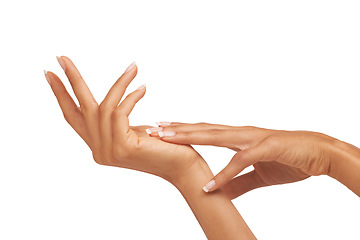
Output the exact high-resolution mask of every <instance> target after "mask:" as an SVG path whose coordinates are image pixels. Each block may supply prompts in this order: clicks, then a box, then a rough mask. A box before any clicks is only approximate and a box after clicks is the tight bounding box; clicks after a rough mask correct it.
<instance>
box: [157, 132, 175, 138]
mask: <svg viewBox="0 0 360 240" xmlns="http://www.w3.org/2000/svg"><path fill="white" fill-rule="evenodd" d="M175 134H176V133H175V132H170V131H164V132H159V137H173V136H175Z"/></svg>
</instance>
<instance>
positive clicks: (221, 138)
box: [158, 127, 263, 150]
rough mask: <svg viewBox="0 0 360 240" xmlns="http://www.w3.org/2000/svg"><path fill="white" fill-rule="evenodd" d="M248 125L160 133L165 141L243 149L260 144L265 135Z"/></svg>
mask: <svg viewBox="0 0 360 240" xmlns="http://www.w3.org/2000/svg"><path fill="white" fill-rule="evenodd" d="M259 133H260V132H259V131H256V130H249V129H247V128H246V127H240V128H235V127H234V128H229V129H208V130H200V131H189V132H171V131H160V132H158V135H159V136H160V137H161V139H162V140H163V141H165V142H171V143H177V144H195V145H212V146H218V147H227V148H231V149H238V150H243V149H246V148H249V147H251V146H254V145H256V144H258V143H259V142H260V141H261V140H262V139H263V135H261V134H259Z"/></svg>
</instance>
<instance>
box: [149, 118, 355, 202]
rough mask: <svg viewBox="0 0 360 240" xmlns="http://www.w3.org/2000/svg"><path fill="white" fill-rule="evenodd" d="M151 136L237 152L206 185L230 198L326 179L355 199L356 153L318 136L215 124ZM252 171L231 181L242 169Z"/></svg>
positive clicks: (168, 126)
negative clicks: (252, 191)
mask: <svg viewBox="0 0 360 240" xmlns="http://www.w3.org/2000/svg"><path fill="white" fill-rule="evenodd" d="M159 126H160V128H155V129H154V130H153V131H152V133H151V134H150V136H154V137H158V136H159V135H160V136H162V137H161V139H162V140H163V141H165V142H169V143H176V144H195V145H213V146H219V147H227V148H230V149H232V150H235V151H236V152H237V153H236V154H235V155H234V156H233V158H232V159H231V161H230V163H229V164H228V165H227V166H226V167H225V168H224V169H223V170H222V171H220V172H219V173H218V174H217V175H216V176H215V177H213V178H212V179H209V180H211V181H210V182H209V183H208V184H206V185H205V187H204V191H206V192H207V191H209V192H212V191H215V190H218V189H219V188H222V189H223V190H224V191H225V192H226V194H227V195H228V196H229V198H231V199H233V198H236V197H238V196H240V195H242V194H244V193H246V192H248V191H250V190H253V189H256V188H259V187H264V186H271V185H276V184H284V183H291V182H296V181H301V180H304V179H306V178H308V177H310V176H318V175H328V176H331V177H333V178H335V179H337V180H338V181H340V182H342V183H343V184H344V185H346V186H347V187H348V188H349V189H350V190H352V191H353V192H354V193H355V194H357V195H358V196H360V149H359V148H357V147H355V146H353V145H351V144H348V143H345V142H342V141H340V140H338V139H335V138H332V137H330V136H327V135H325V134H322V133H317V132H309V131H284V130H271V129H264V128H258V127H250V126H246V127H233V126H226V125H218V124H208V123H197V124H185V123H178V122H175V123H166V122H165V123H164V124H162V123H160V125H159ZM251 165H252V166H253V167H254V170H253V171H251V172H249V173H246V174H243V175H240V176H238V177H236V176H237V175H238V174H239V173H241V172H242V171H243V170H244V169H245V168H246V167H249V166H251Z"/></svg>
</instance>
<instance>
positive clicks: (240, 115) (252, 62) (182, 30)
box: [0, 0, 360, 240]
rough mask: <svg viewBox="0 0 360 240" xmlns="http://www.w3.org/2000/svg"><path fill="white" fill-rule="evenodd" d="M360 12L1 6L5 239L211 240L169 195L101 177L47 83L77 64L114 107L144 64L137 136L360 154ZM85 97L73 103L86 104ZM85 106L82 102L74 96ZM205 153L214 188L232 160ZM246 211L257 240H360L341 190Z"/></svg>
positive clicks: (153, 184)
mask: <svg viewBox="0 0 360 240" xmlns="http://www.w3.org/2000/svg"><path fill="white" fill-rule="evenodd" d="M359 12H360V3H359V1H331V0H326V1H316V0H311V1H310V0H306V1H176V2H175V1H127V2H125V1H74V0H71V1H70V0H62V1H39V0H33V1H1V3H0V26H1V28H0V31H1V32H0V35H1V36H0V43H1V44H0V81H1V87H0V100H1V103H0V104H1V120H0V121H1V125H0V132H1V140H0V141H1V145H0V146H1V161H0V194H1V195H0V239H6V240H12V239H37V240H41V239H109V240H110V239H205V236H204V234H203V232H202V230H201V228H200V226H199V225H198V223H197V221H196V219H195V217H194V216H193V215H192V212H191V211H190V209H189V207H188V206H187V204H186V202H185V201H184V200H183V199H182V197H181V195H180V193H179V192H178V191H177V190H176V189H175V188H174V187H173V186H172V185H171V184H169V183H167V182H165V181H164V180H162V179H160V178H157V177H154V176H150V175H147V174H144V173H140V172H135V171H130V170H126V169H120V168H113V167H105V166H100V165H97V164H96V163H94V161H93V160H92V155H91V152H90V150H89V149H88V148H87V145H86V144H85V143H84V142H83V141H82V140H81V138H80V137H78V136H77V134H76V133H75V132H74V131H73V129H72V128H71V127H70V126H69V125H68V124H67V123H66V122H65V120H64V119H63V116H62V113H61V111H60V108H59V106H58V105H57V102H56V99H55V97H54V96H53V94H52V92H51V90H50V87H49V86H48V84H47V82H46V80H45V78H44V75H43V70H44V69H46V70H51V71H54V72H55V73H57V74H58V75H59V76H60V77H61V78H62V80H63V81H64V82H65V84H66V86H67V87H68V89H69V90H70V85H69V83H68V82H67V80H66V78H65V75H64V73H63V72H62V69H61V68H60V66H59V65H58V63H57V61H56V58H55V56H56V55H66V56H69V57H70V58H71V59H72V60H73V61H74V63H75V64H76V65H77V67H78V68H79V70H80V71H81V73H82V75H83V77H84V79H85V80H86V82H87V83H88V85H89V87H90V89H91V90H92V92H93V94H94V96H95V98H96V99H97V100H98V101H99V102H100V101H101V100H102V99H103V97H104V96H105V94H106V92H107V91H108V89H109V88H110V87H111V85H112V84H113V83H114V82H115V80H116V79H117V78H118V77H119V76H120V75H121V74H122V72H123V71H124V70H125V68H126V67H127V66H128V65H129V64H130V63H131V62H132V61H134V60H135V61H136V62H137V65H138V67H139V74H138V76H137V78H136V80H135V81H134V82H133V83H132V84H131V87H130V89H129V90H134V89H135V88H137V87H138V86H140V85H141V84H143V83H146V84H147V94H146V96H145V98H144V99H142V100H141V101H140V102H139V104H138V105H137V107H136V108H135V110H134V112H133V113H132V115H131V119H130V121H131V124H132V125H138V124H141V125H142V124H151V125H154V122H156V121H182V122H200V121H205V122H211V123H222V124H230V125H239V126H240V125H253V126H259V127H265V128H274V129H287V130H300V129H301V130H312V131H319V132H323V133H326V134H329V135H331V136H333V137H336V138H339V139H341V140H344V141H346V142H350V143H352V144H354V145H356V146H360V134H359V133H360V126H359V123H360V116H359V101H360V96H359V93H358V92H359V87H358V86H359V85H358V81H359V79H360V71H359V66H360V57H359V56H360V44H359V43H360V31H359V30H360V14H359ZM71 94H72V93H71ZM72 95H73V94H72ZM196 149H198V150H199V152H200V153H201V154H202V155H203V156H204V158H205V159H206V160H207V161H208V162H209V165H210V166H211V168H212V169H213V171H214V173H217V172H218V171H219V170H220V169H222V168H223V167H224V166H225V165H226V164H227V163H228V161H229V159H230V158H231V156H232V155H233V152H231V151H230V150H224V149H219V148H211V147H201V148H200V147H197V148H196ZM234 204H235V205H236V207H237V208H238V210H239V211H240V213H241V214H242V216H243V217H244V219H245V220H246V222H247V223H248V225H249V226H250V228H251V229H252V231H253V232H254V234H255V235H256V236H257V237H258V239H359V238H360V234H359V231H358V227H359V222H360V201H359V198H358V197H357V196H356V195H355V194H354V193H353V192H351V191H350V190H348V189H347V188H346V187H345V186H343V185H342V184H340V183H338V182H336V181H335V180H333V179H331V178H329V177H326V176H321V177H314V178H311V179H308V180H305V181H302V182H299V183H294V184H288V185H280V186H274V187H268V188H262V189H257V190H254V191H252V192H249V193H247V194H245V195H243V196H241V197H239V198H238V199H236V200H234Z"/></svg>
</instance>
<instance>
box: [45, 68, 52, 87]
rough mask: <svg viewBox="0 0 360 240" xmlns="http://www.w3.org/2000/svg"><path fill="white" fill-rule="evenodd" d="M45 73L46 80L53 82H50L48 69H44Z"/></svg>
mask: <svg viewBox="0 0 360 240" xmlns="http://www.w3.org/2000/svg"><path fill="white" fill-rule="evenodd" d="M44 74H45V78H46V80H47V81H48V83H49V84H51V83H50V78H49V76H48V75H47V71H46V70H44Z"/></svg>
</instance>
